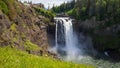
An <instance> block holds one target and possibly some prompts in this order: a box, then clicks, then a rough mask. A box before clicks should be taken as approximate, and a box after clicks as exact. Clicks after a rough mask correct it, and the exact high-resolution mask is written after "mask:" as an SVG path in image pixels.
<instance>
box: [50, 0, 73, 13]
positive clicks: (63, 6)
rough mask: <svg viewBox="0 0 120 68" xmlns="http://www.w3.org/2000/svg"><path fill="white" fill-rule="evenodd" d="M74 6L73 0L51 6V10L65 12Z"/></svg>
mask: <svg viewBox="0 0 120 68" xmlns="http://www.w3.org/2000/svg"><path fill="white" fill-rule="evenodd" d="M74 6H75V0H73V1H71V2H68V3H63V4H61V5H60V6H53V7H52V9H51V10H52V11H53V12H55V13H65V12H67V11H69V10H71V9H73V8H74Z"/></svg>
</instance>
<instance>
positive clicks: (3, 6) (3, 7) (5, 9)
mask: <svg viewBox="0 0 120 68" xmlns="http://www.w3.org/2000/svg"><path fill="white" fill-rule="evenodd" d="M0 9H1V10H2V11H3V12H4V13H5V14H8V13H9V9H8V7H7V5H6V3H5V2H4V1H2V0H0Z"/></svg>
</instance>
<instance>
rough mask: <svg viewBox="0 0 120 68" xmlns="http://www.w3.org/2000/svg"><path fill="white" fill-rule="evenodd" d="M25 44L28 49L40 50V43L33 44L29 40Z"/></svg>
mask: <svg viewBox="0 0 120 68" xmlns="http://www.w3.org/2000/svg"><path fill="white" fill-rule="evenodd" d="M24 46H25V48H26V50H40V47H39V46H38V45H36V44H33V43H32V42H30V41H29V40H26V41H25V44H24Z"/></svg>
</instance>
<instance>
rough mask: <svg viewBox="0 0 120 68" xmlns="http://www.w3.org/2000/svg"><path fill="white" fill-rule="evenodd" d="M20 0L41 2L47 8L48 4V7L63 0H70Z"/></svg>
mask: <svg viewBox="0 0 120 68" xmlns="http://www.w3.org/2000/svg"><path fill="white" fill-rule="evenodd" d="M21 1H22V2H24V1H32V3H42V4H44V6H45V8H48V5H49V6H50V8H51V7H52V6H53V4H54V5H55V6H58V5H60V4H62V3H64V2H67V1H71V0H21Z"/></svg>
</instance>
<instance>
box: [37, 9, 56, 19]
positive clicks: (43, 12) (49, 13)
mask: <svg viewBox="0 0 120 68" xmlns="http://www.w3.org/2000/svg"><path fill="white" fill-rule="evenodd" d="M35 10H36V11H37V13H38V14H40V15H43V16H45V17H47V18H49V19H50V21H52V20H53V18H54V16H55V14H54V13H53V12H52V11H50V10H48V11H47V10H45V9H42V8H35Z"/></svg>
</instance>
